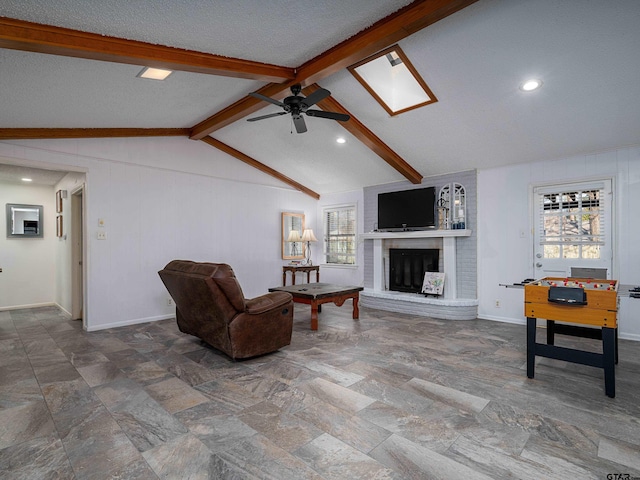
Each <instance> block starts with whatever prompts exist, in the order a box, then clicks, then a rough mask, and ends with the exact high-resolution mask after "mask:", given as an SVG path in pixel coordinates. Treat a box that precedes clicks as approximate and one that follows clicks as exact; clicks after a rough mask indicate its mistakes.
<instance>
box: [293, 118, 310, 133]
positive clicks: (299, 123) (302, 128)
mask: <svg viewBox="0 0 640 480" xmlns="http://www.w3.org/2000/svg"><path fill="white" fill-rule="evenodd" d="M292 118H293V124H294V125H295V126H296V132H298V133H304V132H306V131H307V124H306V123H305V122H304V118H302V115H292Z"/></svg>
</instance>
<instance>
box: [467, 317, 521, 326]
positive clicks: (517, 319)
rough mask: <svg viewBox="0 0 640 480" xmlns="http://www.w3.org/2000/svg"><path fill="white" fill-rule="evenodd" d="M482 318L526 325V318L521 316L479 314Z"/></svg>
mask: <svg viewBox="0 0 640 480" xmlns="http://www.w3.org/2000/svg"><path fill="white" fill-rule="evenodd" d="M478 318H479V319H480V320H491V321H492V322H501V323H513V324H515V325H526V324H527V320H526V319H524V318H523V319H520V318H509V317H496V316H494V315H478Z"/></svg>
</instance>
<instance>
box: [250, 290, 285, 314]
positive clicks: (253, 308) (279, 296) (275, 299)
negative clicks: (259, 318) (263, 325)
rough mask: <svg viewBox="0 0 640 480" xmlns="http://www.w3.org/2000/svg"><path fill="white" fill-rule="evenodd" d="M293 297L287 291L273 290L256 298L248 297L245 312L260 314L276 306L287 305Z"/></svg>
mask: <svg viewBox="0 0 640 480" xmlns="http://www.w3.org/2000/svg"><path fill="white" fill-rule="evenodd" d="M292 299H293V295H291V294H290V293H287V292H271V293H267V294H265V295H261V296H259V297H256V298H250V299H246V300H245V303H246V308H245V312H246V313H248V314H249V315H260V314H262V313H265V312H268V311H270V310H273V309H274V308H278V307H281V306H282V305H286V304H287V303H289V302H290V301H291V300H292Z"/></svg>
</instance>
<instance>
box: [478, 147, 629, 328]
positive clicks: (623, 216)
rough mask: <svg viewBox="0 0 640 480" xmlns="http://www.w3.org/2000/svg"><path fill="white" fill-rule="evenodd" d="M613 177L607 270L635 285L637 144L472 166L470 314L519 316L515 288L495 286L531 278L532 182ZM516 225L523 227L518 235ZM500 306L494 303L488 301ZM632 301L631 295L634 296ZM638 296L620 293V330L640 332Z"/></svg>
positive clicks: (520, 309) (521, 311)
mask: <svg viewBox="0 0 640 480" xmlns="http://www.w3.org/2000/svg"><path fill="white" fill-rule="evenodd" d="M598 177H600V178H602V177H612V178H613V179H614V208H615V209H616V210H615V214H614V217H615V221H614V222H613V223H614V232H613V233H614V235H615V240H614V265H613V272H612V276H611V278H613V279H617V280H619V281H620V282H621V283H623V284H633V285H640V244H639V243H638V239H640V221H639V220H638V219H639V218H640V217H639V216H638V205H640V147H638V146H636V147H627V148H620V149H617V150H612V151H607V152H602V153H598V154H591V155H579V156H575V157H570V158H566V159H561V160H554V161H547V162H537V163H531V164H521V165H512V166H509V167H502V168H494V169H486V170H480V171H479V172H478V298H479V302H480V304H479V307H478V314H479V317H480V318H487V319H493V320H503V321H511V322H518V323H524V321H525V317H524V306H523V290H520V289H507V288H504V287H500V286H499V284H500V283H507V284H508V283H513V282H519V281H522V280H523V279H524V278H527V277H531V278H535V277H536V275H535V271H534V268H533V249H532V247H533V245H532V239H531V232H532V223H531V205H530V197H529V192H530V190H531V186H532V185H537V184H544V183H551V182H558V183H562V182H567V181H580V180H583V179H591V178H598ZM520 231H524V232H526V235H525V237H524V238H521V237H520ZM496 300H499V301H500V307H499V308H496V307H495V301H496ZM634 302H635V303H634ZM639 307H640V301H638V300H625V301H622V302H621V306H620V311H619V319H620V320H619V321H620V326H619V332H620V336H621V337H622V338H634V339H637V340H640V320H639V319H638V317H637V314H634V315H632V311H631V308H635V309H636V310H638V308H639Z"/></svg>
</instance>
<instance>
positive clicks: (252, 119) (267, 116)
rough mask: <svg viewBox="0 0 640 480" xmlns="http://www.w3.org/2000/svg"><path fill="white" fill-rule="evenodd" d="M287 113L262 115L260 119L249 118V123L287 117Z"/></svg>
mask: <svg viewBox="0 0 640 480" xmlns="http://www.w3.org/2000/svg"><path fill="white" fill-rule="evenodd" d="M286 114H287V112H278V113H270V114H269V115H262V116H260V117H253V118H247V122H255V121H256V120H264V119H265V118H271V117H279V116H280V115H286Z"/></svg>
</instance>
